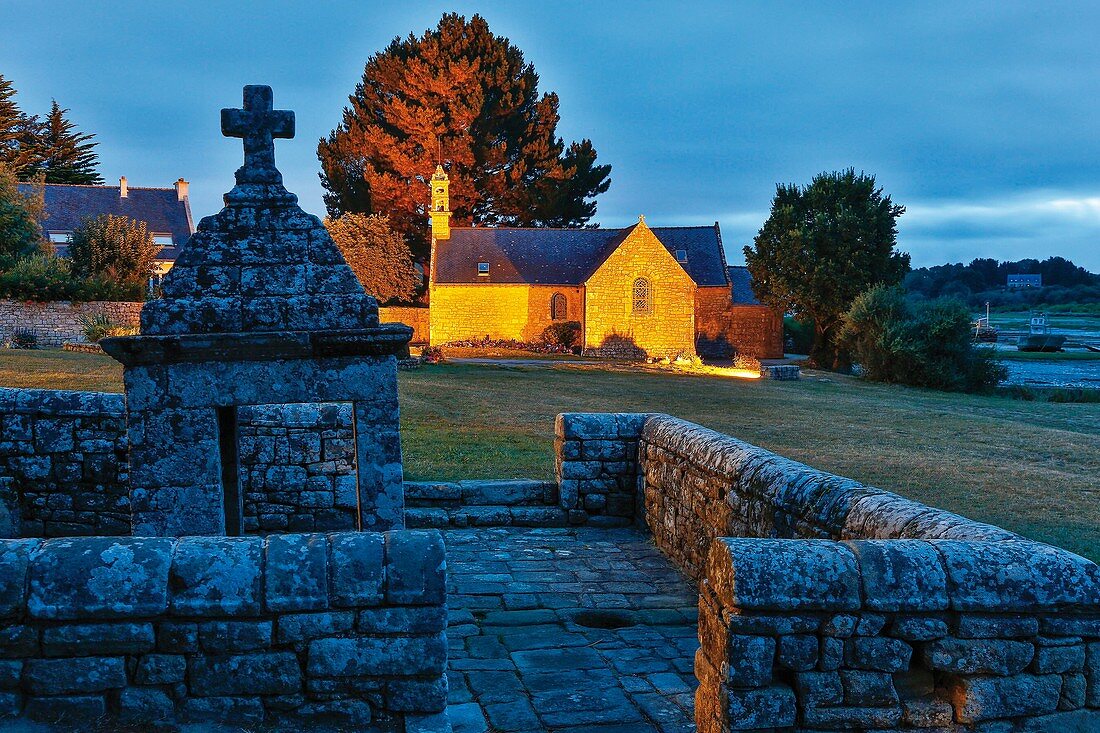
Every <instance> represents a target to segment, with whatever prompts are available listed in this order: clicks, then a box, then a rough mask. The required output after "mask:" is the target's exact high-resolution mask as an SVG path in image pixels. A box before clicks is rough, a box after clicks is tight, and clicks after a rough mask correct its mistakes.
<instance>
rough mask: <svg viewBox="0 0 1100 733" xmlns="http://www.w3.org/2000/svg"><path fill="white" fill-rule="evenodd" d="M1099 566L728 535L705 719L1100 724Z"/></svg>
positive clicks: (824, 726) (993, 545)
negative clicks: (739, 537) (736, 537)
mask: <svg viewBox="0 0 1100 733" xmlns="http://www.w3.org/2000/svg"><path fill="white" fill-rule="evenodd" d="M1096 570H1097V568H1096V566H1095V565H1093V564H1092V563H1090V562H1088V561H1086V560H1084V559H1083V558H1080V557H1077V556H1076V555H1072V554H1071V553H1068V552H1064V551H1061V550H1058V549H1057V548H1053V547H1049V546H1046V545H1040V544H1038V543H1030V542H1023V541H1018V542H1011V541H1010V542H967V541H962V540H943V541H935V542H928V541H922V540H871V541H866V540H860V541H852V542H832V541H827V540H769V539H729V538H723V539H720V540H718V541H717V542H715V543H714V544H713V545H712V547H711V551H710V557H709V561H708V563H707V570H706V581H705V582H704V583H703V586H702V590H701V595H700V603H699V639H700V642H701V647H700V650H699V653H698V654H697V655H696V661H695V674H696V677H698V679H699V688H698V690H697V692H696V697H695V714H696V725H697V729H698V730H699V732H700V733H719V732H721V733H725V732H726V731H732V730H746V729H766V730H772V729H783V730H787V729H789V728H793V726H798V730H804V731H816V730H828V731H836V730H840V729H843V730H851V729H858V730H872V729H873V730H891V731H895V730H896V731H925V732H931V731H937V732H938V731H944V732H947V731H955V732H957V733H961V732H963V731H988V732H989V733H994V732H996V733H1002V732H1003V733H1012V732H1013V731H1017V732H1020V733H1022V732H1023V731H1028V732H1030V733H1041V732H1048V733H1069V732H1071V731H1082V732H1083V731H1094V730H1100V710H1097V708H1100V643H1098V638H1100V616H1097V615H1096V613H1095V612H1096V610H1097V602H1098V600H1100V588H1098V585H1097V582H1098V575H1097V573H1096Z"/></svg>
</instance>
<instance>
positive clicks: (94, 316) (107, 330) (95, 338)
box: [80, 313, 138, 344]
mask: <svg viewBox="0 0 1100 733" xmlns="http://www.w3.org/2000/svg"><path fill="white" fill-rule="evenodd" d="M80 330H81V333H83V334H84V338H86V339H88V341H90V342H91V343H93V344H95V343H99V341H100V339H104V338H107V337H108V336H132V335H133V334H135V333H137V331H138V329H136V328H131V327H130V326H120V325H119V324H117V323H115V322H114V321H112V320H111V319H110V317H109V316H108V315H107V314H106V313H86V314H84V315H83V316H81V317H80Z"/></svg>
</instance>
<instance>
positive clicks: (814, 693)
mask: <svg viewBox="0 0 1100 733" xmlns="http://www.w3.org/2000/svg"><path fill="white" fill-rule="evenodd" d="M794 679H795V689H796V690H797V691H798V699H799V702H800V704H801V705H802V707H820V706H829V705H840V704H841V703H843V702H844V684H843V683H842V682H841V679H840V674H839V673H838V672H799V673H798V674H796V675H795V676H794Z"/></svg>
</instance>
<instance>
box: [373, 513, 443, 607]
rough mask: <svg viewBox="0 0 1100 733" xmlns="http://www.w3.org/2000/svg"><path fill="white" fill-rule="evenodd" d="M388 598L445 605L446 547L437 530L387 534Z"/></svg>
mask: <svg viewBox="0 0 1100 733" xmlns="http://www.w3.org/2000/svg"><path fill="white" fill-rule="evenodd" d="M385 538H386V570H385V578H386V601H387V602H388V603H394V604H401V605H430V604H442V603H443V602H444V600H445V598H446V593H447V590H446V570H447V562H446V549H445V548H444V546H443V536H442V535H440V534H439V532H437V531H435V530H397V531H393V532H387V533H385Z"/></svg>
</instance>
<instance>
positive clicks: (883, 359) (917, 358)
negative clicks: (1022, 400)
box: [842, 285, 1007, 392]
mask: <svg viewBox="0 0 1100 733" xmlns="http://www.w3.org/2000/svg"><path fill="white" fill-rule="evenodd" d="M842 343H843V344H844V346H845V348H847V349H848V350H849V351H850V352H851V354H852V357H853V359H854V360H855V361H856V362H857V363H858V364H859V366H860V369H861V371H862V375H863V376H864V377H865V378H867V379H872V380H875V381H879V382H895V383H899V384H909V385H913V386H916V387H931V388H934V389H942V390H947V391H965V392H980V391H988V390H990V389H992V388H993V387H995V386H996V385H997V383H998V382H1000V381H1001V380H1002V379H1004V378H1005V376H1006V375H1007V373H1006V370H1005V368H1004V366H1002V365H1001V364H1000V362H998V361H997V360H996V356H995V354H994V353H993V352H992V351H990V350H987V349H979V348H977V347H975V346H974V344H973V342H972V340H971V324H970V311H969V309H968V308H967V307H966V305H965V304H964V303H962V302H960V301H956V300H944V299H939V300H917V301H913V300H909V299H907V298H906V295H905V291H904V290H903V289H902V288H900V287H896V286H895V287H885V286H881V285H879V286H876V287H873V288H871V289H870V290H868V291H866V292H865V293H863V294H861V295H860V296H859V297H858V298H856V300H855V302H854V303H853V304H852V307H851V309H850V310H849V311H848V313H847V315H846V316H845V325H844V328H843V331H842Z"/></svg>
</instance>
